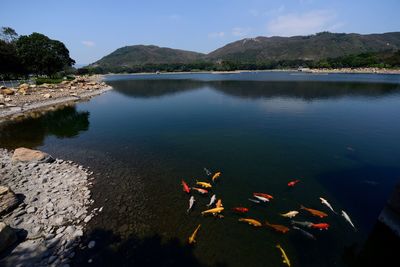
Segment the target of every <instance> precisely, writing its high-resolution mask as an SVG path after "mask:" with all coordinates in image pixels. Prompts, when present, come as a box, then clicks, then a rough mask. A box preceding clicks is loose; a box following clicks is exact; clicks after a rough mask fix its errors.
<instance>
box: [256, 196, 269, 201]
mask: <svg viewBox="0 0 400 267" xmlns="http://www.w3.org/2000/svg"><path fill="white" fill-rule="evenodd" d="M253 197H255V198H257V199H259V200H261V201H262V202H269V199H268V198H265V197H261V196H256V195H253Z"/></svg>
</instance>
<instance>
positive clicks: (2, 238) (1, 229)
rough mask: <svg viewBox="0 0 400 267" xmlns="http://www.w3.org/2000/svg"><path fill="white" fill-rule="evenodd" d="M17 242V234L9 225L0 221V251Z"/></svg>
mask: <svg viewBox="0 0 400 267" xmlns="http://www.w3.org/2000/svg"><path fill="white" fill-rule="evenodd" d="M15 242H17V235H16V234H15V232H14V230H13V229H11V227H10V226H8V225H6V224H5V223H3V222H0V253H2V252H3V251H4V250H6V249H7V248H9V247H11V246H12V245H14V244H15Z"/></svg>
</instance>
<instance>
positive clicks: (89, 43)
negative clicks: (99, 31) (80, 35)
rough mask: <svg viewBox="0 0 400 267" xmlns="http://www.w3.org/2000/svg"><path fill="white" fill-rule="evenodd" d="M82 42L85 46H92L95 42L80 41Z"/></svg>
mask: <svg viewBox="0 0 400 267" xmlns="http://www.w3.org/2000/svg"><path fill="white" fill-rule="evenodd" d="M82 44H83V45H84V46H86V47H93V46H95V45H96V43H95V42H93V41H82Z"/></svg>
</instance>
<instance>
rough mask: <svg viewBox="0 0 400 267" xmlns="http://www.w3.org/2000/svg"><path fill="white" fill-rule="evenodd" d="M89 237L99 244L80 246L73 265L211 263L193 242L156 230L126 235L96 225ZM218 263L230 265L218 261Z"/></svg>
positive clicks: (204, 266) (197, 264)
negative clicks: (146, 234)
mask: <svg viewBox="0 0 400 267" xmlns="http://www.w3.org/2000/svg"><path fill="white" fill-rule="evenodd" d="M85 239H86V240H87V241H91V240H94V241H95V242H96V244H95V247H93V248H90V249H89V248H88V247H83V248H81V249H77V250H76V253H77V254H76V256H75V258H74V261H73V266H171V267H172V266H174V267H177V266H185V267H187V266H195V267H196V266H198V267H207V266H209V265H205V264H203V263H201V262H200V261H199V260H198V259H197V258H196V257H195V255H194V254H193V248H192V247H191V246H189V245H184V244H182V243H181V242H180V241H179V240H178V239H177V238H174V239H170V240H167V241H163V240H162V238H161V236H159V235H156V234H155V235H153V236H150V237H146V238H138V237H136V236H130V237H128V238H126V239H122V238H121V237H120V236H118V235H116V234H114V233H113V232H112V231H106V230H102V229H95V230H94V231H93V232H92V233H91V234H90V235H89V236H87V237H86V238H85ZM84 243H85V244H87V243H88V242H84ZM214 266H215V267H217V266H218V267H219V266H221V267H223V266H227V265H226V264H224V263H217V264H215V265H214Z"/></svg>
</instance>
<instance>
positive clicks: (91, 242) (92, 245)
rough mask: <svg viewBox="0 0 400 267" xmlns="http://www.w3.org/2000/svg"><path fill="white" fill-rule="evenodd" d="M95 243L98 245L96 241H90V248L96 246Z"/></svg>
mask: <svg viewBox="0 0 400 267" xmlns="http://www.w3.org/2000/svg"><path fill="white" fill-rule="evenodd" d="M95 245H96V241H94V240H92V241H90V242H89V244H88V248H94V246H95Z"/></svg>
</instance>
